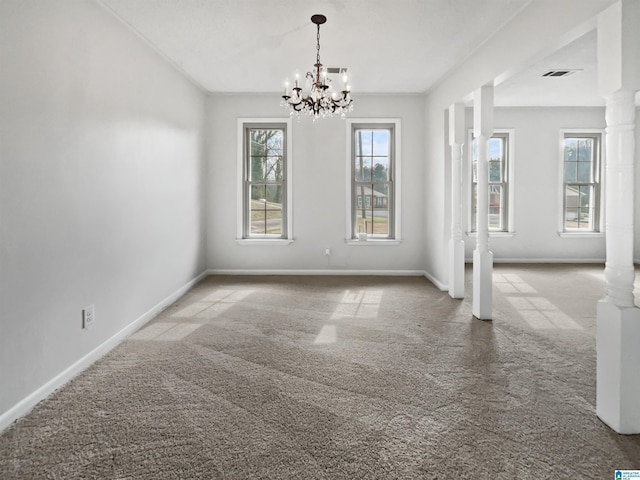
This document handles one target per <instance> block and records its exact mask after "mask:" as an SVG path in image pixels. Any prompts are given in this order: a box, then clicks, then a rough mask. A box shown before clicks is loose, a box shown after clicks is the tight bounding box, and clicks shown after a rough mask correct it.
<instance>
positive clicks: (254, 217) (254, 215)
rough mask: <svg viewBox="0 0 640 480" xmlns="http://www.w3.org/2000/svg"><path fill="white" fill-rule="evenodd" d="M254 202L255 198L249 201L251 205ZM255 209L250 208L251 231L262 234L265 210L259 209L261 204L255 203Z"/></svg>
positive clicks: (263, 231)
mask: <svg viewBox="0 0 640 480" xmlns="http://www.w3.org/2000/svg"><path fill="white" fill-rule="evenodd" d="M254 203H256V200H252V201H251V204H252V205H251V206H252V207H253V204H254ZM256 207H257V209H256V210H253V208H252V210H251V233H257V234H261V233H262V234H264V233H265V222H264V220H265V217H266V212H265V211H264V210H260V207H261V205H259V204H257V205H256Z"/></svg>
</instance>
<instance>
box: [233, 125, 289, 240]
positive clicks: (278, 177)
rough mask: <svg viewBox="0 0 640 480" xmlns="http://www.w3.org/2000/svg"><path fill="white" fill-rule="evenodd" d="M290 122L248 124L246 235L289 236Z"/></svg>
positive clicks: (244, 229) (245, 141)
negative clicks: (288, 161)
mask: <svg viewBox="0 0 640 480" xmlns="http://www.w3.org/2000/svg"><path fill="white" fill-rule="evenodd" d="M286 141H287V135H286V124H268V125H267V124H245V125H244V134H243V151H244V153H243V156H244V162H243V235H242V238H287V235H288V232H287V178H286V177H287V175H286V172H287V168H286V167H287V165H286V163H287V155H286V152H287V148H286Z"/></svg>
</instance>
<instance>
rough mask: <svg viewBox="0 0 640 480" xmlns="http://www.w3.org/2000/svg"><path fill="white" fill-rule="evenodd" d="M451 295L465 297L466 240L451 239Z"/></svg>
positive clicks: (452, 296)
mask: <svg viewBox="0 0 640 480" xmlns="http://www.w3.org/2000/svg"><path fill="white" fill-rule="evenodd" d="M449 296H450V297H451V298H464V242H463V241H462V240H453V239H451V240H449Z"/></svg>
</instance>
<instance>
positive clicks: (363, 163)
mask: <svg viewBox="0 0 640 480" xmlns="http://www.w3.org/2000/svg"><path fill="white" fill-rule="evenodd" d="M355 168H356V182H370V181H371V157H356V165H355Z"/></svg>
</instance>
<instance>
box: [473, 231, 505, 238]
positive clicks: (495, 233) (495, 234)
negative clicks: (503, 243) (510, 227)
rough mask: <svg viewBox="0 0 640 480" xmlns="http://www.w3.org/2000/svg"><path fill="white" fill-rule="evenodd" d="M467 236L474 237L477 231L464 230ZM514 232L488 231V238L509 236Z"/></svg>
mask: <svg viewBox="0 0 640 480" xmlns="http://www.w3.org/2000/svg"><path fill="white" fill-rule="evenodd" d="M465 234H466V235H467V237H469V238H476V237H477V236H478V232H465ZM515 234H516V232H491V231H489V238H511V237H513V236H514V235H515Z"/></svg>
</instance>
